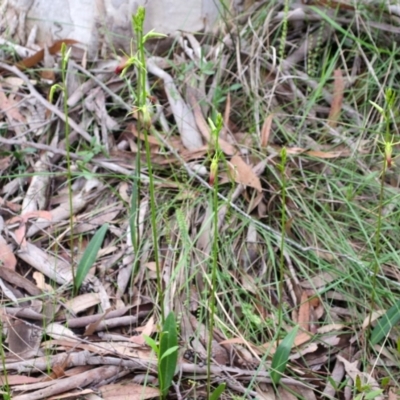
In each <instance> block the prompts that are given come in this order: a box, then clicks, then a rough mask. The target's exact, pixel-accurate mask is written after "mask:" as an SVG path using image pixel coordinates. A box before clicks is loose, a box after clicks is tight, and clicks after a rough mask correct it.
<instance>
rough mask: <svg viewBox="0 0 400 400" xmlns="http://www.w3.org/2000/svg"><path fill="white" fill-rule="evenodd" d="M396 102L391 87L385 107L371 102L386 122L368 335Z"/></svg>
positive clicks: (373, 299)
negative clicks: (393, 110) (392, 119)
mask: <svg viewBox="0 0 400 400" xmlns="http://www.w3.org/2000/svg"><path fill="white" fill-rule="evenodd" d="M394 103H395V93H394V92H393V90H392V89H390V88H389V89H387V90H386V91H385V106H384V108H382V107H380V106H379V105H378V104H376V103H374V102H372V101H371V104H372V105H373V106H374V107H375V108H376V109H377V110H378V111H379V113H380V114H381V116H382V119H383V123H384V124H385V131H384V133H383V134H382V144H383V157H384V159H383V163H382V173H381V184H380V193H379V204H378V219H377V222H376V230H375V254H374V261H373V267H372V281H371V286H372V293H371V308H370V314H369V324H368V335H369V334H370V329H371V322H372V314H373V311H374V308H375V302H376V285H377V276H378V273H379V267H380V262H379V256H380V253H381V230H382V220H383V206H384V201H385V177H386V172H387V171H388V169H390V168H391V167H392V164H393V160H392V153H393V146H394V145H395V144H397V143H394V142H393V135H392V134H391V128H390V124H391V112H392V109H393V107H394Z"/></svg>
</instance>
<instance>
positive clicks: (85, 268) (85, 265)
mask: <svg viewBox="0 0 400 400" xmlns="http://www.w3.org/2000/svg"><path fill="white" fill-rule="evenodd" d="M107 230H108V224H104V225H103V226H102V227H101V228H100V229H99V230H98V231H97V232H96V234H95V235H94V236H93V237H92V239H91V241H90V242H89V244H88V247H87V248H86V250H85V252H84V253H83V255H82V258H81V260H80V261H79V265H78V267H77V269H76V275H75V282H74V289H75V292H77V291H78V290H79V288H80V287H81V285H82V282H83V280H84V279H85V278H86V275H87V274H88V272H89V270H90V268H91V267H92V265H93V264H94V262H95V261H96V257H97V253H98V251H99V249H100V247H101V244H102V243H103V240H104V236H105V235H106V233H107Z"/></svg>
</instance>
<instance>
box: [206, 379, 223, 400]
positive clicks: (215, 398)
mask: <svg viewBox="0 0 400 400" xmlns="http://www.w3.org/2000/svg"><path fill="white" fill-rule="evenodd" d="M225 388H226V383H221V384H220V385H219V386H218V387H217V388H216V389H215V390H214V391H213V392H212V393H211V394H210V397H209V399H210V400H218V399H219V397H220V396H221V394H222V393H223V392H224V390H225Z"/></svg>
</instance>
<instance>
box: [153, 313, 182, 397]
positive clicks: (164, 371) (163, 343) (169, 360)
mask: <svg viewBox="0 0 400 400" xmlns="http://www.w3.org/2000/svg"><path fill="white" fill-rule="evenodd" d="M170 349H173V351H171V350H170ZM177 350H178V331H177V329H176V321H175V315H174V314H173V313H172V312H171V313H169V314H168V316H167V318H165V321H164V326H163V330H162V332H161V338H160V359H159V360H158V374H159V381H160V391H161V394H162V396H163V397H164V398H165V397H166V396H167V394H168V390H169V387H170V386H171V382H172V379H173V377H174V375H175V369H176V364H177V362H178V351H177ZM164 354H167V355H166V356H164Z"/></svg>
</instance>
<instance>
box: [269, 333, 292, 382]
mask: <svg viewBox="0 0 400 400" xmlns="http://www.w3.org/2000/svg"><path fill="white" fill-rule="evenodd" d="M298 330H299V327H298V326H295V327H294V328H293V329H292V331H291V332H289V333H288V335H287V336H286V337H285V339H283V340H282V342H281V343H280V345H279V346H278V348H277V349H276V352H275V354H274V357H273V359H272V365H271V379H272V382H273V383H274V384H275V385H277V384H278V383H279V381H280V380H281V378H282V373H283V372H284V371H285V369H286V364H287V362H288V360H289V356H290V352H291V351H292V347H293V343H294V339H295V338H296V335H297V331H298Z"/></svg>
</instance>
